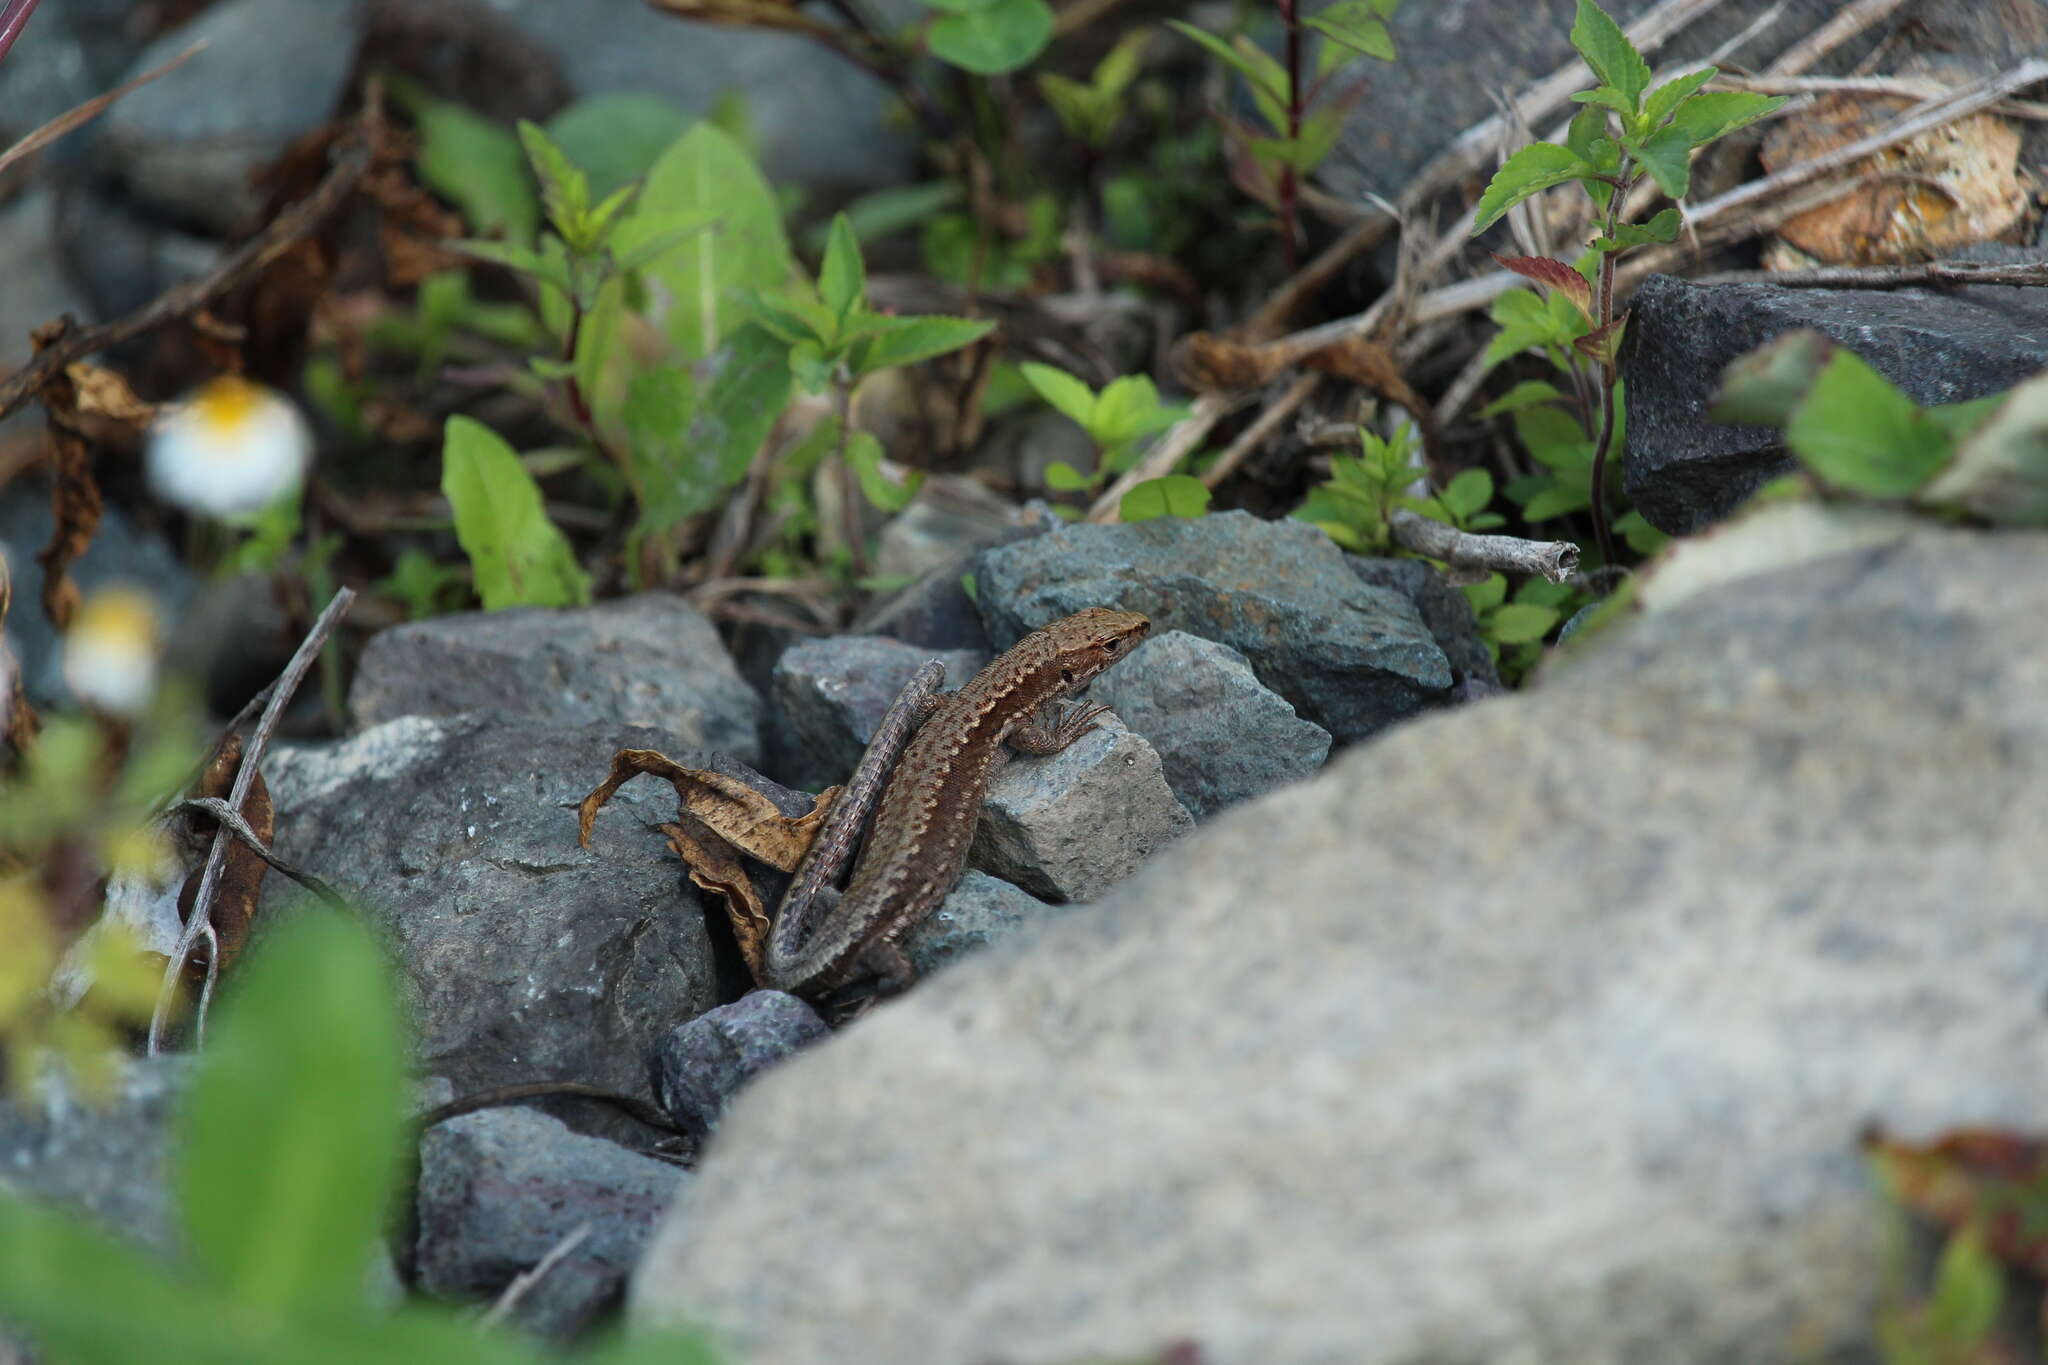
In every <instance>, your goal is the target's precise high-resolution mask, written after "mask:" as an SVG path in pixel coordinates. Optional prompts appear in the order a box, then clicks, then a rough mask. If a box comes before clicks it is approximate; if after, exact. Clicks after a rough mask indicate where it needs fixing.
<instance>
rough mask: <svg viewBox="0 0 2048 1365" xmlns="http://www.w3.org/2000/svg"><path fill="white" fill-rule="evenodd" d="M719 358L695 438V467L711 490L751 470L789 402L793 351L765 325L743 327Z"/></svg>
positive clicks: (710, 503)
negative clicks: (790, 359)
mask: <svg viewBox="0 0 2048 1365" xmlns="http://www.w3.org/2000/svg"><path fill="white" fill-rule="evenodd" d="M715 364H716V367H717V373H716V374H715V375H714V376H713V377H712V379H711V383H710V385H709V386H708V387H707V388H706V389H705V392H704V397H703V400H702V401H701V402H700V403H699V404H698V407H697V420H696V422H695V423H694V424H693V426H692V427H691V431H690V438H691V440H692V441H693V442H694V443H695V445H696V447H697V452H698V453H697V455H696V457H695V460H694V463H693V465H692V468H693V469H695V470H696V471H697V472H698V474H699V476H700V477H701V478H702V479H703V480H704V487H705V488H706V489H707V490H708V489H710V488H713V487H715V488H717V489H719V490H720V491H721V492H722V491H723V490H725V489H730V488H731V487H732V486H733V485H735V484H737V483H738V482H739V481H740V480H741V479H742V478H744V477H745V476H746V472H747V467H748V466H749V465H751V464H752V463H753V461H754V456H755V455H756V454H757V453H758V452H759V451H760V449H761V443H762V442H763V441H765V440H767V439H768V433H769V432H770V431H771V430H773V429H774V426H775V424H776V422H778V421H779V420H781V418H782V412H783V409H784V408H786V407H788V406H789V389H790V373H789V352H788V351H787V349H785V348H784V347H783V346H782V345H781V344H780V343H779V342H778V341H777V340H776V339H775V338H774V337H773V336H771V335H769V334H768V332H767V331H765V330H763V329H762V328H759V327H751V326H749V327H742V328H740V329H739V330H738V331H736V332H734V333H733V334H732V335H731V336H730V337H728V338H727V339H726V343H725V345H724V346H723V347H721V348H720V349H719V353H718V356H717V358H716V361H715ZM716 501H717V499H716V497H711V498H710V500H709V501H706V502H704V503H703V505H702V506H700V507H699V508H697V509H696V510H699V511H709V510H710V509H711V507H712V506H714V505H716Z"/></svg>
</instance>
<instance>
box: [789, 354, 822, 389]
mask: <svg viewBox="0 0 2048 1365" xmlns="http://www.w3.org/2000/svg"><path fill="white" fill-rule="evenodd" d="M832 369H833V362H832V361H831V359H830V358H829V357H828V356H826V354H825V349H824V347H822V346H820V345H818V343H817V342H815V341H799V342H798V343H797V344H796V345H794V346H792V347H790V348H789V373H790V375H791V377H792V378H794V379H795V380H796V382H797V383H799V384H801V385H803V386H804V391H805V392H807V393H823V392H824V391H825V390H826V389H827V388H829V387H830V386H831V384H832Z"/></svg>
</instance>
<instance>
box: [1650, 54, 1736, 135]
mask: <svg viewBox="0 0 2048 1365" xmlns="http://www.w3.org/2000/svg"><path fill="white" fill-rule="evenodd" d="M1720 74H1721V72H1720V70H1719V68H1717V67H1711V66H1703V67H1701V68H1700V69H1699V70H1697V71H1688V72H1686V73H1685V74H1684V75H1683V76H1674V77H1673V78H1672V79H1670V80H1668V81H1666V82H1664V84H1662V85H1660V86H1658V87H1657V88H1656V89H1655V90H1652V91H1651V92H1650V95H1649V98H1648V99H1646V100H1644V101H1643V126H1644V127H1646V128H1651V129H1655V128H1656V127H1657V126H1658V125H1660V124H1662V123H1663V122H1664V120H1665V119H1667V118H1670V117H1671V115H1672V112H1673V111H1674V110H1676V109H1677V108H1678V106H1679V105H1681V104H1683V103H1685V101H1686V100H1687V99H1688V98H1689V97H1691V96H1692V95H1693V94H1695V93H1697V92H1698V90H1699V88H1700V87H1701V86H1703V85H1705V84H1706V83H1707V82H1708V81H1710V80H1712V79H1714V77H1716V76H1718V75H1720Z"/></svg>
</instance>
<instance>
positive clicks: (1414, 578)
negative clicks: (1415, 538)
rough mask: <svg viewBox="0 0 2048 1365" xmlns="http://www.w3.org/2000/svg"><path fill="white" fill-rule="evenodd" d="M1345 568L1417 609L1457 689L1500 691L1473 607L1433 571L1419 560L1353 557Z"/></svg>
mask: <svg viewBox="0 0 2048 1365" xmlns="http://www.w3.org/2000/svg"><path fill="white" fill-rule="evenodd" d="M1344 562H1345V563H1346V564H1349V565H1350V566H1351V572H1353V573H1355V574H1357V575H1358V576H1359V578H1361V579H1362V580H1364V581H1365V582H1367V583H1371V584H1373V585H1375V586H1377V587H1382V588H1392V589H1393V590H1394V591H1395V592H1398V593H1400V594H1401V595H1402V596H1403V597H1405V598H1407V599H1408V600H1409V601H1410V602H1413V603H1414V604H1415V610H1416V611H1417V613H1419V614H1420V615H1421V617H1422V624H1424V625H1426V626H1428V627H1429V633H1430V635H1431V636H1433V637H1434V638H1435V640H1436V644H1437V648H1438V649H1441V650H1442V651H1443V652H1444V658H1446V659H1448V660H1449V661H1450V664H1451V673H1452V674H1453V676H1455V677H1456V678H1457V680H1458V682H1459V683H1460V684H1470V685H1474V686H1476V687H1478V688H1479V690H1481V691H1491V690H1493V689H1495V688H1498V687H1499V686H1500V670H1499V669H1498V668H1497V667H1495V666H1494V662H1493V656H1492V655H1491V654H1488V653H1487V652H1486V642H1485V641H1484V640H1482V639H1480V638H1479V620H1478V618H1477V617H1475V616H1474V615H1473V614H1472V603H1471V601H1470V600H1469V599H1468V598H1467V597H1466V596H1465V594H1464V593H1462V592H1459V591H1458V590H1457V589H1456V588H1454V587H1452V586H1451V585H1450V584H1449V583H1448V582H1446V581H1445V579H1444V576H1443V574H1442V572H1440V571H1439V570H1438V569H1437V567H1436V565H1434V564H1430V563H1428V562H1426V561H1424V560H1420V559H1373V558H1370V557H1368V556H1366V555H1354V554H1347V555H1345V556H1344Z"/></svg>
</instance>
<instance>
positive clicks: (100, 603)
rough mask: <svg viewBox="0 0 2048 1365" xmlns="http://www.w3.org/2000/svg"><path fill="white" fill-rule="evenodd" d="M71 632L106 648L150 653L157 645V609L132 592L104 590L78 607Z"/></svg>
mask: <svg viewBox="0 0 2048 1365" xmlns="http://www.w3.org/2000/svg"><path fill="white" fill-rule="evenodd" d="M71 629H72V630H73V631H75V632H77V633H78V634H79V635H80V636H81V637H83V638H87V639H91V640H96V641H105V642H106V643H107V644H109V645H115V644H118V645H125V646H127V647H129V648H133V649H139V650H150V649H153V648H155V645H156V607H155V606H154V604H152V603H151V602H150V600H149V598H148V597H146V596H145V595H143V594H142V593H140V592H137V591H135V590H134V589H132V588H106V589H104V590H102V591H100V592H97V593H94V594H93V595H92V596H91V597H89V598H87V599H86V600H85V603H84V604H83V605H82V606H81V607H79V609H78V618H77V619H76V620H75V621H73V622H72V623H71Z"/></svg>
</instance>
